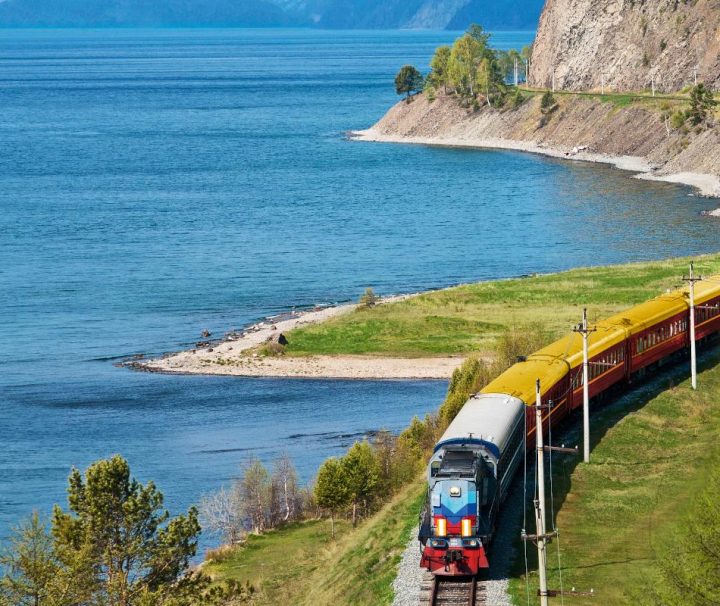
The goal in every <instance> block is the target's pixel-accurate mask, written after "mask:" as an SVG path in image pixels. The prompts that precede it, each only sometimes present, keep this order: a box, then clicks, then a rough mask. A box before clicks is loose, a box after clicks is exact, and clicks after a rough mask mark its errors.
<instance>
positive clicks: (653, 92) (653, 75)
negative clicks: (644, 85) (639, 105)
mask: <svg viewBox="0 0 720 606" xmlns="http://www.w3.org/2000/svg"><path fill="white" fill-rule="evenodd" d="M650 84H651V86H652V96H653V97H654V96H655V74H650Z"/></svg>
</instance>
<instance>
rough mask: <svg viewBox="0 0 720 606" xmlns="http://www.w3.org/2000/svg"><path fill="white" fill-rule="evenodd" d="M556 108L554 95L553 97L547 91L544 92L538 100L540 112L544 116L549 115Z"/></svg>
mask: <svg viewBox="0 0 720 606" xmlns="http://www.w3.org/2000/svg"><path fill="white" fill-rule="evenodd" d="M556 107H557V102H556V101H555V95H553V94H552V93H551V92H550V91H549V90H546V91H545V92H544V93H543V96H542V98H541V99H540V111H542V113H544V114H549V113H550V112H552V111H553V110H554V109H555V108H556Z"/></svg>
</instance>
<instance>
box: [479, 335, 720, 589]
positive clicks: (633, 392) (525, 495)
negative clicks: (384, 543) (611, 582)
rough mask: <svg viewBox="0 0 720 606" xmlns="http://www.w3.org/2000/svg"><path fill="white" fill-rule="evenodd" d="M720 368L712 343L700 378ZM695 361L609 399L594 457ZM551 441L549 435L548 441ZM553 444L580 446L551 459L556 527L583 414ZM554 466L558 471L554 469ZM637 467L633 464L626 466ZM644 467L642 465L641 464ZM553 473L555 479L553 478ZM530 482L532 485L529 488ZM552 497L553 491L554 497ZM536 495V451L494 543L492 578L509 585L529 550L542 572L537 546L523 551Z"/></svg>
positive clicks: (600, 409)
mask: <svg viewBox="0 0 720 606" xmlns="http://www.w3.org/2000/svg"><path fill="white" fill-rule="evenodd" d="M718 363H720V347H718V342H717V341H715V342H713V343H711V344H710V345H709V346H708V347H707V348H706V349H705V351H703V352H702V354H701V355H699V356H698V372H702V371H705V370H709V369H712V368H714V367H715V366H717V365H718ZM688 366H689V361H688V360H686V359H682V360H678V361H677V362H674V363H672V364H668V365H667V366H665V367H664V368H663V369H662V370H661V371H658V373H657V374H654V375H653V376H652V377H650V378H647V379H645V380H642V382H640V381H635V382H634V383H633V384H632V385H630V386H625V387H624V388H623V389H622V391H620V390H618V391H617V392H616V393H614V394H612V395H608V396H607V397H606V398H605V400H604V401H603V402H597V403H594V406H592V405H591V406H592V408H591V424H590V446H591V451H590V452H591V456H592V451H593V450H594V449H595V447H596V446H597V445H598V444H599V443H600V442H601V441H602V440H603V438H604V437H605V436H606V434H607V433H608V431H610V430H611V429H612V428H613V427H615V425H616V424H617V423H618V422H619V421H621V420H622V419H623V418H625V417H626V416H627V415H628V414H631V413H633V412H635V411H638V410H640V409H642V408H643V407H644V406H645V405H646V404H647V403H648V402H650V401H652V400H653V399H654V398H656V397H657V396H659V395H660V394H661V393H663V392H664V391H666V390H667V389H669V388H671V387H674V386H675V385H677V384H678V383H681V382H682V381H685V380H687V379H688V378H689V376H690V373H689V368H688ZM548 437H549V436H547V435H546V440H547V439H548ZM552 444H553V445H555V446H557V445H559V444H565V445H568V446H576V445H577V446H578V447H579V453H580V454H579V455H569V454H557V453H556V454H553V456H552V458H550V457H548V456H546V457H545V463H546V466H547V467H546V481H547V482H549V481H550V478H552V483H553V486H552V489H553V491H552V492H553V495H554V497H555V498H554V502H553V503H552V504H551V503H550V499H548V508H549V511H548V520H552V523H553V527H555V524H556V522H557V516H558V514H559V512H560V510H561V509H562V507H563V505H564V503H565V501H566V500H567V497H568V494H569V493H570V490H571V486H572V481H571V478H572V475H573V473H574V471H575V469H576V468H577V466H578V464H580V463H581V462H582V410H576V411H575V412H573V413H572V414H571V415H570V416H569V417H568V418H567V419H565V420H564V421H563V422H562V423H561V424H560V425H559V426H558V427H555V428H554V431H552ZM671 459H673V457H671V456H668V457H663V458H662V459H658V460H665V461H667V460H671ZM551 465H552V467H551ZM626 465H630V466H631V465H633V463H631V462H630V463H626ZM638 465H641V463H638ZM550 471H552V473H550ZM525 478H527V481H526V482H525ZM548 492H549V491H548ZM534 493H535V461H534V449H533V450H530V449H529V450H528V459H527V473H526V474H525V473H524V472H523V469H520V470H519V472H518V474H517V477H516V478H515V480H514V483H513V487H512V490H511V493H510V494H509V496H508V498H507V500H506V502H505V504H504V505H503V507H502V510H501V514H500V516H499V518H498V524H497V532H496V536H495V539H494V542H493V544H492V546H491V548H490V553H489V557H490V561H491V569H490V573H489V578H491V579H504V578H508V577H509V576H510V577H516V578H517V577H520V576H522V575H524V574H525V573H526V569H525V557H523V550H524V549H525V547H526V548H527V565H528V570H531V571H532V570H535V569H537V553H536V548H535V545H534V544H533V543H529V544H528V545H527V546H524V545H523V541H522V540H521V539H520V535H521V532H522V530H523V528H525V530H526V531H527V533H528V534H534V532H535V519H534V513H533V510H532V507H531V501H532V498H533V495H534ZM647 560H648V558H637V559H632V558H628V559H625V560H623V559H619V560H617V561H615V562H611V561H608V562H603V563H598V564H589V565H587V566H578V567H567V568H566V567H563V568H564V569H566V570H570V569H572V568H578V569H580V568H595V567H601V566H605V565H610V564H622V563H631V562H638V561H647Z"/></svg>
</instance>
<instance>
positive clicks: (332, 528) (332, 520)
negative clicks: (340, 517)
mask: <svg viewBox="0 0 720 606" xmlns="http://www.w3.org/2000/svg"><path fill="white" fill-rule="evenodd" d="M330 537H331V538H332V539H334V538H335V513H334V512H332V511H331V512H330Z"/></svg>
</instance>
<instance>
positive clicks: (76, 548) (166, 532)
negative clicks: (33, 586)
mask: <svg viewBox="0 0 720 606" xmlns="http://www.w3.org/2000/svg"><path fill="white" fill-rule="evenodd" d="M68 506H69V507H68V509H69V511H67V512H65V511H63V510H62V509H61V508H60V507H59V506H56V507H55V511H54V513H53V523H52V534H53V536H54V538H55V550H56V555H57V557H58V560H59V561H60V562H61V569H62V570H61V574H59V578H60V582H61V584H64V586H65V588H66V593H67V594H72V599H71V601H70V602H69V603H71V604H74V603H79V604H90V605H96V604H97V605H103V606H104V605H111V606H132V605H134V604H138V603H140V602H141V601H144V602H148V601H149V602H153V601H154V603H156V604H160V603H162V601H163V600H164V599H165V598H166V597H167V596H168V595H169V592H171V591H172V590H173V589H174V588H176V587H177V586H178V585H182V584H183V582H184V581H185V580H187V581H188V582H189V578H187V577H186V573H187V572H188V568H189V564H190V559H191V558H192V557H193V556H194V555H195V552H196V548H197V538H198V535H199V533H200V525H199V524H198V521H197V512H196V510H195V509H194V508H191V509H190V510H189V511H188V513H187V514H186V515H180V516H177V517H175V518H170V514H169V513H168V511H167V510H166V509H164V507H163V495H162V493H160V492H159V491H158V490H157V488H156V487H155V485H154V484H153V483H152V482H148V483H147V484H145V485H143V484H141V483H140V482H138V481H137V480H135V479H134V478H131V476H130V466H129V465H128V463H127V461H126V460H125V459H123V458H122V457H120V456H115V457H113V458H111V459H108V460H102V461H98V462H96V463H94V464H93V465H91V466H90V467H89V468H88V469H87V471H86V472H85V475H84V477H83V475H82V474H81V473H80V472H79V471H78V470H77V469H74V470H73V471H72V473H71V474H70V478H69V480H68Z"/></svg>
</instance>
